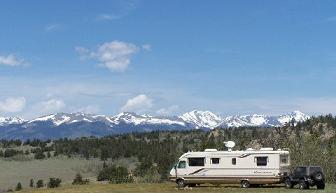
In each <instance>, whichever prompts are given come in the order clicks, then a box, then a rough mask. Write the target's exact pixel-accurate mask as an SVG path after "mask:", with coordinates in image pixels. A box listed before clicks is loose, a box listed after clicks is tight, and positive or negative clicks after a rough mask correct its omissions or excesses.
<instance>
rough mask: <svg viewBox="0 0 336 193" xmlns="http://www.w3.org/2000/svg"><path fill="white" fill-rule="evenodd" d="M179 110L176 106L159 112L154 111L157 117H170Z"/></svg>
mask: <svg viewBox="0 0 336 193" xmlns="http://www.w3.org/2000/svg"><path fill="white" fill-rule="evenodd" d="M178 109H179V106H178V105H172V106H170V107H167V108H161V109H159V110H157V111H156V113H157V114H159V115H172V114H174V113H176V111H177V110H178Z"/></svg>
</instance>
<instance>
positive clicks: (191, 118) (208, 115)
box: [179, 110, 222, 129]
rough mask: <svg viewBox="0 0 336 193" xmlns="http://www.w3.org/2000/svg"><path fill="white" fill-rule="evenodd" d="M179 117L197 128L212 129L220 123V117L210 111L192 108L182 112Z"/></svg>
mask: <svg viewBox="0 0 336 193" xmlns="http://www.w3.org/2000/svg"><path fill="white" fill-rule="evenodd" d="M179 118H180V119H182V120H183V121H185V122H187V123H190V124H193V125H195V126H196V127H197V128H210V129H213V128H215V127H218V126H219V125H220V124H221V123H222V118H220V117H219V116H217V115H215V114H214V113H212V112H210V111H197V110H193V111H190V112H187V113H184V114H183V115H181V116H180V117H179Z"/></svg>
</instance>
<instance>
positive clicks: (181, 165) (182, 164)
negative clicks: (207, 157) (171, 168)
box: [177, 161, 187, 168]
mask: <svg viewBox="0 0 336 193" xmlns="http://www.w3.org/2000/svg"><path fill="white" fill-rule="evenodd" d="M186 165H187V163H186V162H185V161H180V162H179V163H178V166H177V168H186Z"/></svg>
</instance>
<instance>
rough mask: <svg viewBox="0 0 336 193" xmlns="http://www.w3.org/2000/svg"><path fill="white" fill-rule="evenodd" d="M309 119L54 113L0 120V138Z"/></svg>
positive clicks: (268, 124)
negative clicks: (30, 117)
mask: <svg viewBox="0 0 336 193" xmlns="http://www.w3.org/2000/svg"><path fill="white" fill-rule="evenodd" d="M308 118H309V116H307V115H305V114H303V113H301V112H300V111H294V112H292V113H287V114H284V115H280V116H269V115H261V114H253V115H234V116H226V117H220V116H218V115H216V114H214V113H212V112H210V111H197V110H193V111H190V112H187V113H184V114H182V115H181V116H171V117H163V116H151V115H139V114H136V113H131V112H123V113H119V114H117V115H115V116H106V115H92V114H85V113H56V114H51V115H46V116H42V117H38V118H35V119H32V120H24V119H21V118H18V117H0V138H4V139H29V138H40V139H49V138H51V139H54V138H63V137H68V138H75V137H82V136H105V135H110V134H122V133H130V132H149V131H154V130H189V129H205V130H209V129H214V128H217V127H221V128H228V127H242V126H262V127H279V126H283V125H284V124H285V123H287V122H289V121H291V120H294V121H295V122H302V121H304V120H306V119H308Z"/></svg>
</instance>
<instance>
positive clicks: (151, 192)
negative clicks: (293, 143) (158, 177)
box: [22, 183, 336, 193]
mask: <svg viewBox="0 0 336 193" xmlns="http://www.w3.org/2000/svg"><path fill="white" fill-rule="evenodd" d="M335 189H336V185H334V184H328V185H327V186H326V190H324V191H319V190H316V189H315V188H311V189H310V190H309V191H307V192H310V193H315V192H323V193H334V192H335ZM22 192H23V193H174V192H176V193H177V192H180V193H181V192H186V193H188V192H195V193H221V192H222V193H243V192H244V193H245V192H246V193H301V192H305V191H302V190H298V189H291V190H288V189H285V188H283V187H279V186H275V187H262V188H249V189H241V188H239V186H219V187H217V186H202V187H195V188H186V189H184V190H178V189H177V188H176V186H175V184H173V183H165V184H91V185H83V186H64V187H61V188H57V189H39V190H36V189H34V190H26V191H22Z"/></svg>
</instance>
